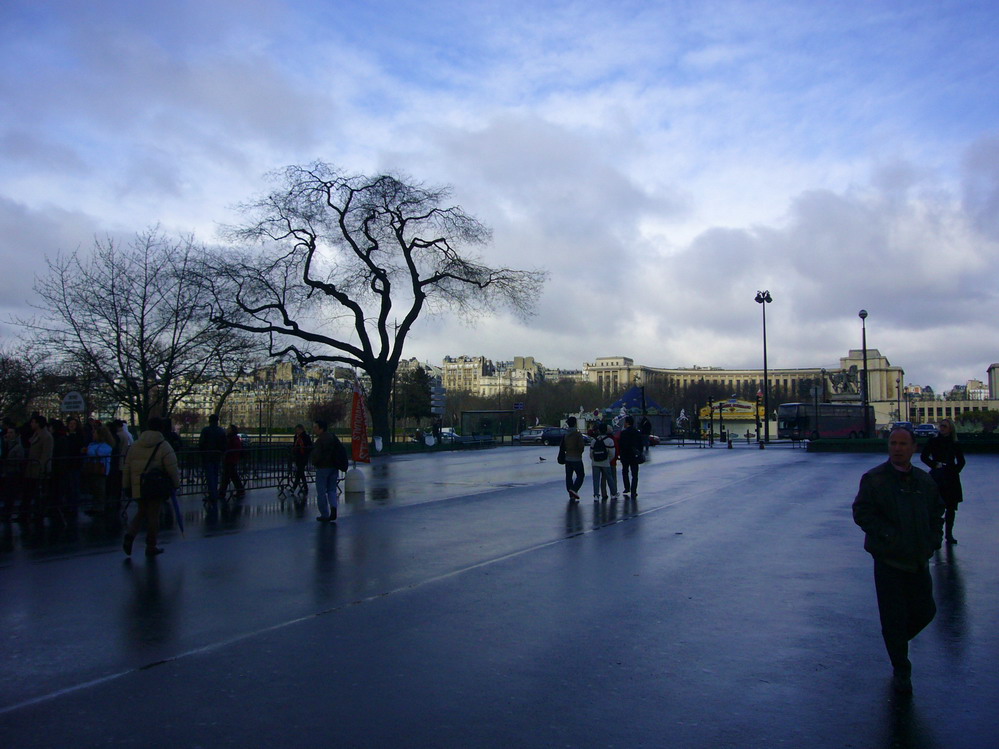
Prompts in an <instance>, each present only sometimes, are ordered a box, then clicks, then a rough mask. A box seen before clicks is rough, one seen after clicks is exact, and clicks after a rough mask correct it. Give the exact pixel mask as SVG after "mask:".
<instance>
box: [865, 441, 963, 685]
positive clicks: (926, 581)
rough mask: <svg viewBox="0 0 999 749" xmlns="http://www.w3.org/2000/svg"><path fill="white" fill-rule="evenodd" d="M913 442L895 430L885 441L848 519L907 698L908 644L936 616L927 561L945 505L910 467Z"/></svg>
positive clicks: (919, 471)
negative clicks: (855, 529) (869, 566)
mask: <svg viewBox="0 0 999 749" xmlns="http://www.w3.org/2000/svg"><path fill="white" fill-rule="evenodd" d="M915 452H916V437H915V435H914V434H913V433H912V431H911V430H909V429H906V428H903V427H900V428H896V429H893V430H892V431H891V434H889V436H888V461H887V462H886V463H882V464H881V465H879V466H876V467H875V468H872V469H871V470H869V471H868V472H867V473H865V474H864V475H863V477H861V479H860V491H859V492H858V493H857V497H856V499H855V500H854V502H853V520H854V522H855V523H856V524H857V525H859V526H860V527H861V528H862V529H863V531H864V534H865V537H864V549H865V550H866V551H867V552H868V553H869V554H870V555H871V556H872V557H874V588H875V591H876V592H877V596H878V612H879V613H880V616H881V634H882V636H883V637H884V641H885V648H886V649H887V651H888V657H889V659H890V660H891V665H892V667H893V669H894V676H893V680H892V684H893V686H894V688H895V690H896V691H898V692H900V693H902V694H911V693H912V663H911V662H910V661H909V640H911V639H912V638H913V637H915V636H916V635H917V634H919V632H921V631H922V629H923V628H924V627H925V626H926V625H927V624H929V623H930V622H931V621H932V620H933V617H934V616H935V615H936V611H937V608H936V604H935V603H934V601H933V581H932V579H931V578H930V570H929V560H930V558H931V557H932V556H933V552H935V551H936V550H937V549H939V548H940V546H941V543H942V542H943V514H944V504H943V501H942V500H941V499H940V492H939V491H938V490H937V485H936V483H935V482H934V481H933V479H931V478H930V477H929V475H928V474H927V473H926V471H924V470H922V469H921V468H916V467H915V466H913V465H912V456H913V454H914V453H915Z"/></svg>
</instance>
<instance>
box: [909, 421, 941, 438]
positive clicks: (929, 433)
mask: <svg viewBox="0 0 999 749" xmlns="http://www.w3.org/2000/svg"><path fill="white" fill-rule="evenodd" d="M912 431H913V432H915V434H916V436H917V437H936V436H937V435H938V434H940V430H939V429H937V428H936V426H935V425H933V424H920V425H919V426H918V427H916V428H915V429H913V430H912Z"/></svg>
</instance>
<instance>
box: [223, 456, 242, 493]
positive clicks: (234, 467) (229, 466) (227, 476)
mask: <svg viewBox="0 0 999 749" xmlns="http://www.w3.org/2000/svg"><path fill="white" fill-rule="evenodd" d="M230 481H231V482H232V485H233V486H234V487H236V495H237V496H241V495H243V494H245V493H246V489H245V488H244V487H243V479H242V477H241V476H240V475H239V464H238V463H226V464H225V465H223V466H222V485H221V486H220V487H219V496H220V497H222V498H223V499H225V493H226V491H227V490H228V489H229V482H230Z"/></svg>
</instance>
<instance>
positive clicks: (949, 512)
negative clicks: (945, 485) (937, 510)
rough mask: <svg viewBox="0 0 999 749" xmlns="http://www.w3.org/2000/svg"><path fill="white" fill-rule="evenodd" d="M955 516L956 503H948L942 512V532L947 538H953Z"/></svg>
mask: <svg viewBox="0 0 999 749" xmlns="http://www.w3.org/2000/svg"><path fill="white" fill-rule="evenodd" d="M956 516H957V502H948V503H947V509H946V511H945V512H944V531H945V532H946V534H947V538H948V539H950V538H953V537H954V520H955V518H956Z"/></svg>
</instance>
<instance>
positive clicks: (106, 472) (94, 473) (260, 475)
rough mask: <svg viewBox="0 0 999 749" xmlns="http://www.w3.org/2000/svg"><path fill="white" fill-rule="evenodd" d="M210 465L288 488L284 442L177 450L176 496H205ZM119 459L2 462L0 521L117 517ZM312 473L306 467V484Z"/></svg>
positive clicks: (252, 484) (248, 482)
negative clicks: (231, 467)
mask: <svg viewBox="0 0 999 749" xmlns="http://www.w3.org/2000/svg"><path fill="white" fill-rule="evenodd" d="M213 460H214V461H215V462H216V464H217V465H218V467H219V470H218V474H217V475H218V476H219V477H220V478H221V477H222V475H223V473H224V470H223V466H224V465H226V464H227V463H229V464H230V465H233V464H234V465H235V467H236V471H237V472H238V474H239V476H240V478H241V480H242V483H243V487H244V488H245V489H247V490H249V489H265V488H271V487H278V488H279V489H285V488H288V489H290V487H291V484H292V481H293V478H294V476H295V464H294V460H293V457H292V448H291V445H290V444H289V443H286V442H284V443H275V444H266V445H254V446H251V447H245V448H243V449H241V450H239V451H238V452H236V453H233V452H228V453H225V454H222V455H219V454H218V453H216V454H215V455H214V456H213V455H212V454H210V453H203V452H199V451H198V450H187V449H182V450H181V451H180V452H179V453H178V454H177V463H178V469H179V472H180V488H179V489H178V490H177V494H178V496H188V497H189V496H192V495H194V496H205V497H207V494H208V491H207V489H208V487H207V485H206V478H205V477H206V472H205V465H206V463H208V462H210V461H213ZM121 465H122V459H121V458H118V457H112V458H88V457H82V456H81V457H71V458H54V459H53V460H51V461H50V463H49V465H47V466H40V465H39V464H38V463H37V462H36V461H30V460H10V459H8V460H5V461H4V462H3V465H2V473H0V520H2V521H9V520H15V519H18V520H30V519H41V518H44V517H51V518H62V519H70V518H75V517H76V516H77V513H78V512H80V511H82V512H85V513H87V514H89V515H103V514H116V513H117V512H119V511H120V508H121V505H122V502H123V501H127V499H128V496H127V492H124V491H123V489H122V474H121ZM312 478H313V472H312V470H311V468H310V467H309V466H306V480H307V481H310V482H311V481H312Z"/></svg>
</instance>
